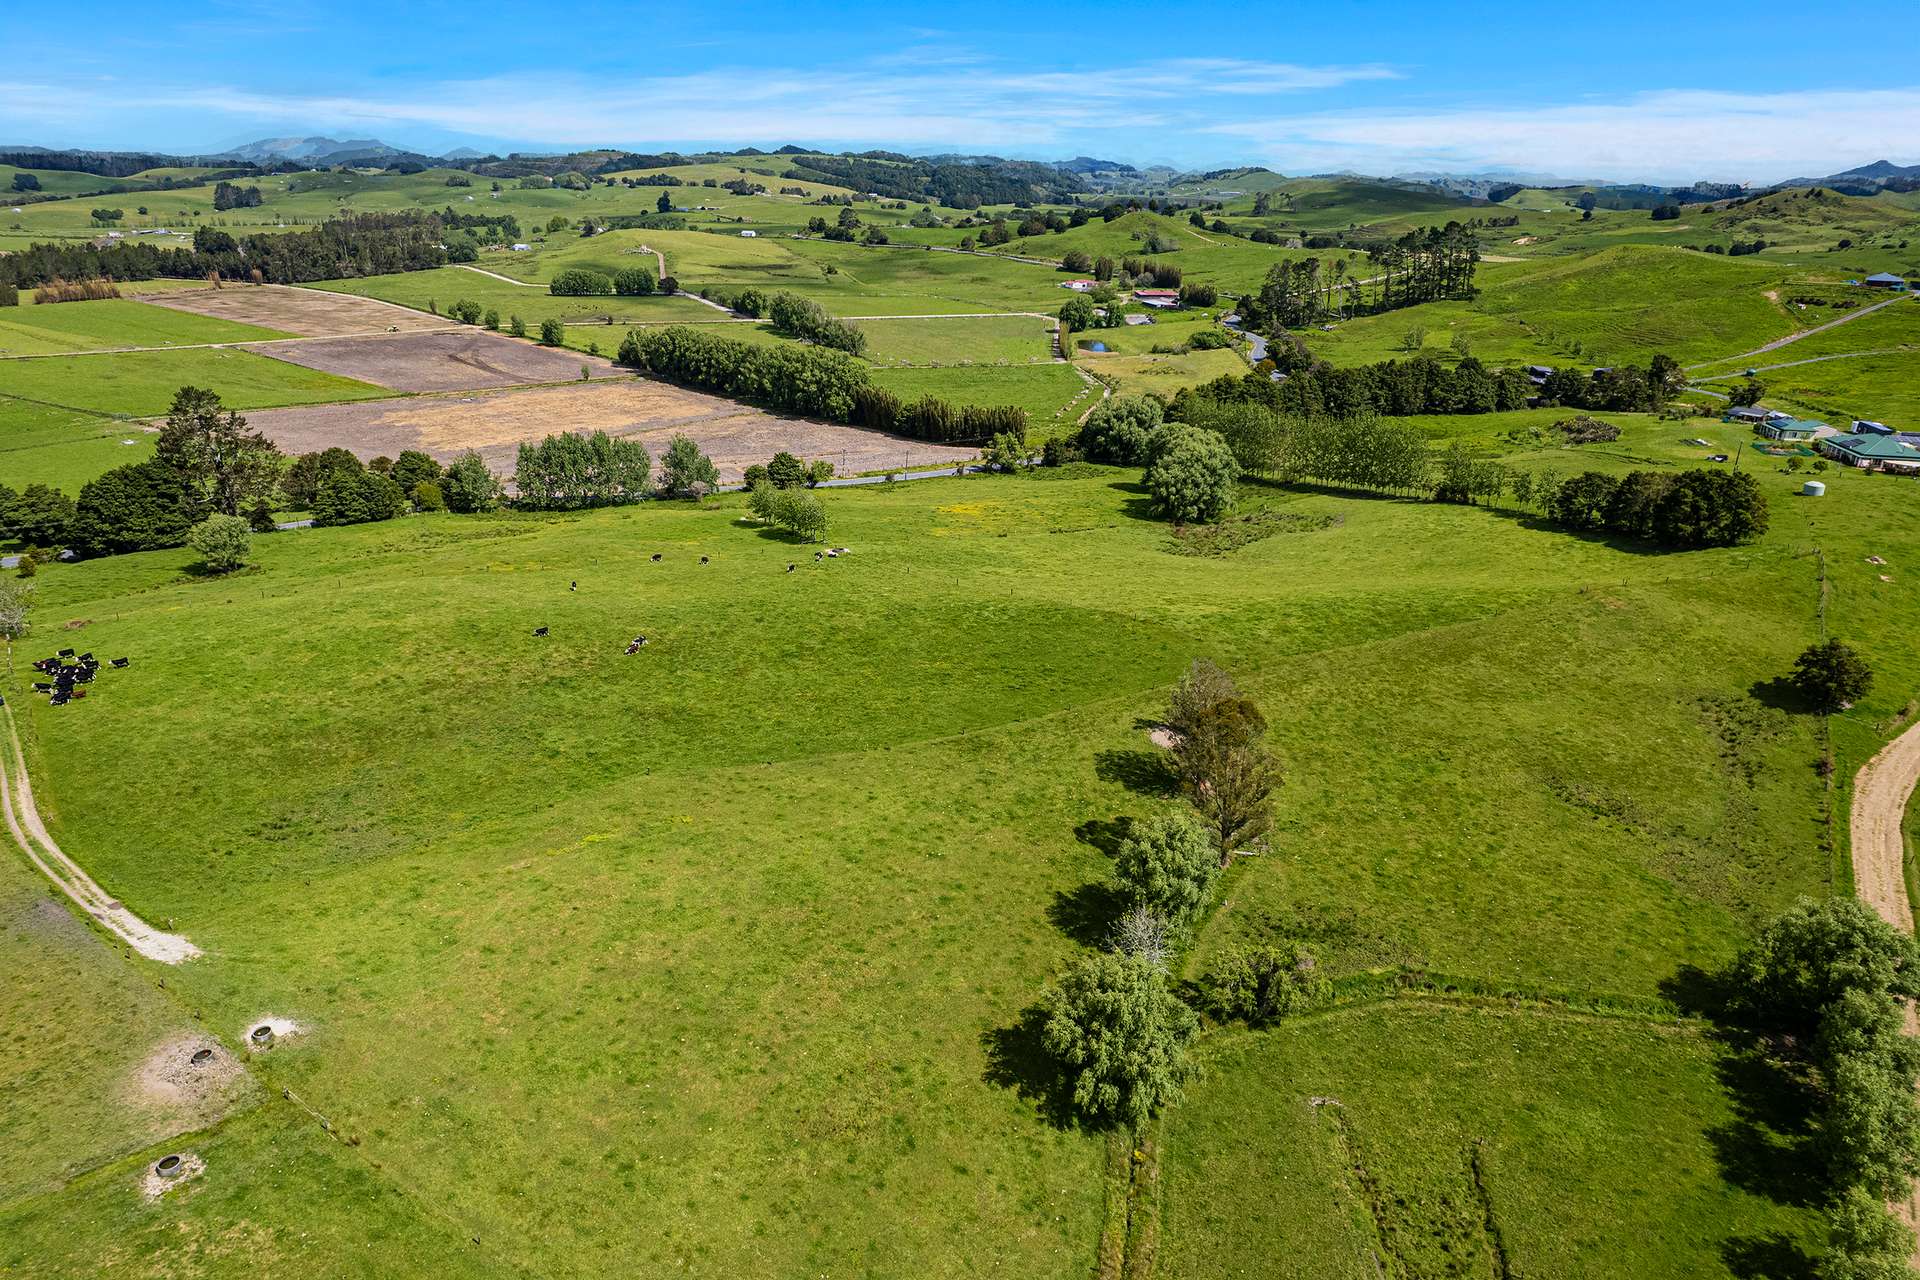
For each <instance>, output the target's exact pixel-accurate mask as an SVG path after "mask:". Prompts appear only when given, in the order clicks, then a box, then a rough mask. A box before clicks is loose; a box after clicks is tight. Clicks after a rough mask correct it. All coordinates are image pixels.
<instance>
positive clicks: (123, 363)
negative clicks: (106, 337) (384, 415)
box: [0, 347, 393, 418]
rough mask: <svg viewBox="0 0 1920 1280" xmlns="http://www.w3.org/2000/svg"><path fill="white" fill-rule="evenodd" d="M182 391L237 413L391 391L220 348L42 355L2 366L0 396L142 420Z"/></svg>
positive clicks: (381, 394) (12, 361)
mask: <svg viewBox="0 0 1920 1280" xmlns="http://www.w3.org/2000/svg"><path fill="white" fill-rule="evenodd" d="M183 386H200V387H212V388H214V389H216V390H217V391H219V393H220V395H221V397H222V399H224V400H225V401H226V403H227V404H228V405H229V406H230V407H232V408H236V409H265V408H268V407H271V406H277V405H287V404H319V403H322V402H325V401H329V400H361V399H367V398H370V397H373V396H385V395H391V394H393V393H392V392H390V391H388V390H386V389H385V388H383V387H375V386H369V385H368V384H366V383H364V382H354V381H351V380H350V379H347V378H336V377H333V376H332V375H331V374H325V373H320V372H318V371H316V370H313V369H303V368H301V367H300V366H299V365H296V364H288V363H286V362H285V361H282V360H273V359H270V358H268V357H266V356H259V355H254V354H253V353H252V352H249V351H231V350H224V349H219V348H204V347H203V348H192V349H188V350H183V351H123V352H116V353H114V354H111V355H87V356H40V357H36V358H33V359H26V360H8V361H5V362H4V363H0V395H4V396H12V397H16V398H18V399H21V400H32V401H37V402H39V403H41V404H46V405H56V406H60V407H62V408H67V409H80V410H85V411H88V412H91V413H112V414H125V415H128V416H131V417H137V418H138V417H150V416H152V415H155V414H161V413H165V412H166V411H167V406H168V405H169V404H171V403H172V402H173V395H174V392H176V391H178V390H179V389H180V388H181V387H183Z"/></svg>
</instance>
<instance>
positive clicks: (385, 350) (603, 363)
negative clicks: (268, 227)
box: [247, 329, 620, 391]
mask: <svg viewBox="0 0 1920 1280" xmlns="http://www.w3.org/2000/svg"><path fill="white" fill-rule="evenodd" d="M247 349H248V350H249V351H254V352H257V353H258V354H260V355H263V356H272V357H273V358H274V359H276V360H285V361H286V362H287V363H289V364H297V365H302V366H304V367H306V368H308V369H318V370H320V371H321V372H322V373H331V374H336V375H338V376H340V377H343V378H353V379H355V380H356V381H359V382H371V383H373V384H374V385H376V386H381V387H392V388H393V389H394V390H395V391H479V390H485V389H487V388H489V387H511V386H517V385H520V384H523V383H529V382H567V381H571V380H573V379H577V378H579V377H580V371H581V370H582V369H583V368H584V369H586V370H587V371H588V372H589V373H590V374H591V376H593V377H595V378H612V377H617V376H620V370H619V368H618V367H617V366H616V365H614V363H613V362H612V361H610V360H604V359H602V358H601V357H599V356H589V355H582V354H581V353H580V352H578V351H566V350H562V349H559V348H555V347H542V346H536V345H535V344H533V343H531V342H523V341H520V340H518V339H515V338H507V337H502V336H501V335H499V334H497V333H488V332H486V331H485V330H483V329H467V330H462V331H460V332H457V333H392V334H374V335H371V336H362V337H356V338H336V339H334V340H332V341H330V342H263V343H259V344H256V345H254V346H250V347H248V348H247Z"/></svg>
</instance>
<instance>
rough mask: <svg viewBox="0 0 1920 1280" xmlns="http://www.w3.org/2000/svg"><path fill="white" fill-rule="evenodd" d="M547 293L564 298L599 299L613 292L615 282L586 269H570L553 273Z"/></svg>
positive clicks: (599, 273)
mask: <svg viewBox="0 0 1920 1280" xmlns="http://www.w3.org/2000/svg"><path fill="white" fill-rule="evenodd" d="M547 292H548V293H551V294H553V295H554V296H556V297H562V298H597V297H601V296H603V295H606V294H610V293H612V292H613V280H612V279H611V278H610V277H608V276H606V275H604V274H602V273H601V272H598V271H589V270H587V269H586V268H585V267H568V268H567V269H566V270H565V271H556V272H554V273H553V279H552V280H551V281H549V282H548V284H547Z"/></svg>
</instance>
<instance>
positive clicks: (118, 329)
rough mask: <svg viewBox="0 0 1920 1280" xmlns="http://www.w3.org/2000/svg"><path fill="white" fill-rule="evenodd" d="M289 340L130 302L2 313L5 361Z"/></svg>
mask: <svg viewBox="0 0 1920 1280" xmlns="http://www.w3.org/2000/svg"><path fill="white" fill-rule="evenodd" d="M287 336H288V335H287V334H284V333H281V332H279V331H278V330H274V329H263V328H261V327H259V326H257V325H250V324H239V323H236V322H234V321H232V320H221V319H218V318H216V317H213V316H198V315H194V314H193V313H191V312H187V311H174V310H172V309H170V308H167V307H156V306H152V305H149V304H148V303H144V302H137V301H134V300H133V299H130V298H102V299H100V300H98V301H94V302H60V303H53V304H49V305H44V306H30V307H7V308H4V309H0V356H15V355H36V356H37V355H58V354H63V353H66V352H73V351H96V350H102V349H110V348H114V347H164V346H191V345H197V344H202V343H211V342H261V341H267V340H270V339H273V338H284V337H287ZM7 381H8V378H7V372H6V370H5V369H4V367H0V391H3V390H4V389H5V387H6V384H7Z"/></svg>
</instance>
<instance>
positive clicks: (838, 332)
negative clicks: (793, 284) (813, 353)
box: [767, 293, 867, 356]
mask: <svg viewBox="0 0 1920 1280" xmlns="http://www.w3.org/2000/svg"><path fill="white" fill-rule="evenodd" d="M767 318H768V319H769V320H771V321H772V322H773V327H774V328H775V329H776V330H778V331H779V332H781V333H786V334H791V335H792V336H794V337H796V338H802V339H804V340H806V341H807V342H811V343H813V344H814V345H816V346H821V347H831V348H833V349H834V350H836V351H844V352H846V353H847V354H848V355H855V356H857V355H859V354H860V353H861V352H863V351H865V350H866V349H867V335H866V334H864V333H862V332H861V331H860V330H859V328H857V327H856V326H854V325H851V324H848V323H847V322H846V321H845V320H840V319H837V318H835V317H833V316H830V315H828V314H827V309H826V308H825V307H823V306H821V305H820V304H819V303H817V302H815V301H813V300H812V299H811V298H802V297H799V296H798V295H796V294H791V293H776V294H774V295H773V297H772V299H771V300H770V301H769V302H768V304H767Z"/></svg>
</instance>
